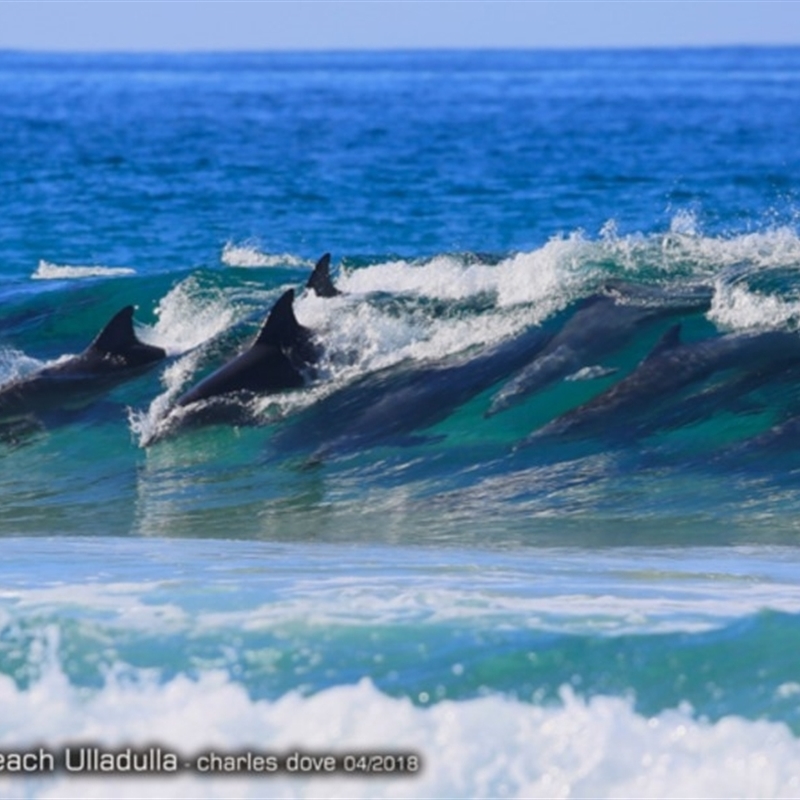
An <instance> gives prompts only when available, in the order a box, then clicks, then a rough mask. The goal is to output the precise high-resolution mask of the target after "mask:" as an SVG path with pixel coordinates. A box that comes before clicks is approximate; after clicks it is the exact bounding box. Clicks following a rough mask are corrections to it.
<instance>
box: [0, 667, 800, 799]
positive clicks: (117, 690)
mask: <svg viewBox="0 0 800 800" xmlns="http://www.w3.org/2000/svg"><path fill="white" fill-rule="evenodd" d="M453 668H454V671H458V670H459V669H460V670H462V671H463V670H466V669H468V667H467V666H465V665H460V664H454V665H453ZM418 700H419V702H420V703H421V705H413V704H412V703H411V702H410V700H409V699H406V698H393V697H389V696H387V695H385V694H383V693H382V692H380V691H379V690H378V689H377V688H376V687H375V686H374V685H373V684H372V683H371V682H370V681H369V680H367V679H364V680H361V681H360V682H359V683H358V684H356V685H350V686H338V687H334V688H330V689H327V690H324V691H322V692H319V693H318V694H315V695H313V696H310V697H304V696H303V695H301V694H300V693H298V692H290V693H288V694H286V695H284V696H283V697H280V698H278V699H276V700H253V699H251V698H250V697H248V695H247V693H246V692H245V691H244V689H243V688H242V687H241V686H239V685H238V684H236V683H235V682H233V681H231V680H230V679H229V678H228V677H227V676H225V675H223V674H221V673H218V672H211V673H205V674H203V675H202V676H201V677H200V678H198V679H196V680H193V679H190V678H188V677H186V676H184V675H179V676H177V677H175V678H173V679H171V680H169V681H167V682H166V683H161V682H159V681H158V680H157V678H156V676H155V675H152V674H144V673H142V674H138V675H131V674H112V675H109V676H108V679H107V681H106V683H105V685H104V686H103V687H102V688H101V689H99V690H94V691H92V690H81V689H77V688H76V687H74V686H72V685H71V684H70V683H69V681H68V680H67V678H66V677H65V675H64V674H63V673H62V672H61V671H60V670H59V669H58V668H57V667H51V668H49V669H48V670H46V671H45V673H44V674H43V675H42V677H41V678H40V679H39V680H37V681H36V682H34V683H33V684H32V685H31V686H30V687H28V688H25V689H20V688H18V687H17V686H16V685H15V684H14V682H13V681H12V680H11V679H10V678H8V677H6V676H0V706H2V708H3V712H4V713H3V715H2V717H1V718H0V748H2V749H3V750H4V751H6V752H8V751H12V750H13V751H19V750H23V749H33V748H37V749H38V748H39V747H44V748H45V749H46V750H50V751H56V752H58V751H59V750H60V749H61V748H63V747H65V746H73V747H75V746H78V745H80V744H94V745H97V746H101V747H104V748H109V749H110V748H121V747H127V746H130V747H136V748H144V747H145V746H151V745H152V744H153V743H157V744H158V745H159V746H160V747H162V749H164V750H165V751H172V752H177V753H178V754H179V755H180V756H181V757H182V761H181V763H183V757H186V758H192V757H194V756H197V755H198V754H200V753H204V752H208V751H209V750H214V751H216V752H218V753H220V752H222V753H232V752H235V751H239V750H246V749H249V750H251V751H253V752H256V753H262V754H263V753H267V754H274V755H276V756H277V757H278V758H281V759H285V757H286V756H287V755H289V754H291V753H293V752H298V751H299V752H301V753H314V754H322V753H332V754H335V755H340V756H341V755H344V754H347V753H360V752H364V751H368V752H386V753H397V752H413V753H416V754H418V755H419V756H420V758H421V759H422V769H421V770H420V771H419V772H417V773H414V774H411V775H406V776H393V777H385V776H383V777H381V776H370V777H359V776H357V777H353V776H352V775H346V774H342V775H315V776H311V777H300V776H297V775H287V774H285V773H284V774H278V775H263V774H257V775H253V776H247V775H242V776H237V777H230V776H224V777H216V776H207V775H199V774H196V773H193V772H188V771H187V772H184V773H183V774H181V775H179V776H176V777H171V776H154V777H147V778H136V777H125V776H100V775H94V776H88V777H84V776H81V775H74V774H69V773H56V774H54V775H52V776H49V775H48V776H36V777H32V778H27V779H26V778H10V777H0V791H1V792H2V794H3V796H4V797H8V798H22V797H36V798H56V797H58V798H68V797H81V798H83V797H109V796H113V797H141V796H142V795H143V793H146V794H147V795H148V796H158V797H165V798H166V797H200V796H202V797H225V798H231V797H254V798H255V797H348V798H356V797H419V798H430V797H464V798H473V797H474V798H482V797H512V798H514V797H517V798H531V797H547V798H551V797H564V798H569V797H587V796H591V797H598V798H599V797H631V798H642V797H713V798H717V797H720V798H721V797H725V798H736V797H796V796H797V794H798V792H800V741H798V739H797V738H796V737H794V736H793V735H792V734H791V732H790V731H789V730H788V728H787V727H786V726H785V725H783V724H779V723H769V722H760V721H759V722H752V721H748V720H745V719H743V718H740V717H736V716H728V717H724V718H722V719H720V720H719V721H717V722H713V723H712V722H708V721H702V720H697V719H695V717H694V716H693V714H692V711H691V708H690V707H688V706H682V707H680V708H677V709H670V710H666V711H663V712H661V713H659V714H657V715H655V716H652V717H647V716H644V715H642V714H639V713H637V712H636V710H635V709H634V707H633V703H632V701H631V700H630V699H620V698H615V697H607V696H599V697H594V698H592V699H589V700H586V699H583V698H581V697H578V696H576V695H575V694H574V692H573V691H572V690H570V689H569V688H564V689H562V690H561V693H560V702H559V703H557V704H553V705H547V706H542V705H536V704H534V703H531V702H523V701H520V700H515V699H510V698H505V697H502V696H498V695H492V696H487V697H482V698H478V699H472V700H465V701H449V700H444V701H441V702H431V701H433V700H434V698H432V697H430V696H429V695H426V694H425V693H423V694H421V696H420V697H419V698H418Z"/></svg>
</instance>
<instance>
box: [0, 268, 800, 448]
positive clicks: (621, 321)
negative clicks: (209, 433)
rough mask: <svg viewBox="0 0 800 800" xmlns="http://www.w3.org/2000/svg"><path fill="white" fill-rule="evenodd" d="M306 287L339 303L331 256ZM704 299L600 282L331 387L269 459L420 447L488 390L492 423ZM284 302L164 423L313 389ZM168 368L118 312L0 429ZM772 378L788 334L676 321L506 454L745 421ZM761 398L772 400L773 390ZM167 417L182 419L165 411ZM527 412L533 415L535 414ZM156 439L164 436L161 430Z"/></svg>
mask: <svg viewBox="0 0 800 800" xmlns="http://www.w3.org/2000/svg"><path fill="white" fill-rule="evenodd" d="M305 288H306V289H307V290H308V291H310V292H313V293H314V294H315V295H317V296H319V297H321V298H333V297H336V296H337V295H340V294H341V292H340V291H339V289H337V288H336V286H334V284H333V281H332V280H331V277H330V254H328V253H326V254H324V255H323V256H322V257H321V258H320V259H319V261H317V263H316V266H315V268H314V270H313V271H312V274H311V276H310V277H309V279H308V281H307V282H306V284H305ZM711 295H712V292H711V289H710V288H709V287H708V286H695V287H689V288H688V289H683V290H677V291H674V290H673V291H671V290H666V289H663V288H659V287H649V286H640V285H636V284H631V283H626V282H622V281H608V282H606V283H605V284H604V285H603V286H602V287H601V289H600V290H599V291H598V292H596V293H595V294H592V295H590V296H588V297H585V298H583V299H582V300H579V301H578V302H576V303H574V304H573V305H572V306H571V307H569V308H567V309H566V310H565V311H564V312H563V313H560V314H559V315H556V316H555V317H551V318H550V319H549V320H548V321H547V322H546V323H544V324H543V325H531V326H528V327H527V328H524V329H523V330H522V331H521V332H518V333H517V334H515V335H512V336H510V337H508V338H507V339H506V340H504V341H501V342H500V343H499V344H492V345H486V346H484V347H482V348H480V347H478V348H475V347H473V348H470V349H469V350H466V351H464V352H462V353H459V354H455V355H451V356H448V357H446V358H443V359H440V360H438V361H432V362H428V363H424V364H419V363H412V364H409V363H408V362H403V363H400V364H398V365H394V366H391V367H386V368H383V369H380V370H377V371H375V372H371V373H369V374H367V375H364V376H362V377H361V378H359V379H357V380H355V381H354V382H352V383H350V384H348V385H345V386H342V387H340V388H338V389H335V390H334V391H332V392H330V393H328V394H327V395H326V396H324V397H323V398H322V399H321V400H317V401H316V402H314V403H313V404H312V405H310V406H307V407H306V408H304V409H303V410H301V411H299V412H298V413H295V414H293V415H291V416H290V417H288V418H287V419H286V420H285V422H284V423H283V424H282V425H281V426H280V427H279V428H278V429H277V430H276V432H275V433H274V435H273V436H272V442H273V445H274V447H275V448H276V450H277V451H278V452H281V451H285V450H287V449H288V450H298V449H299V450H303V451H305V452H307V453H310V461H309V462H308V463H312V464H313V463H319V462H321V461H324V460H327V459H330V458H336V457H339V456H341V455H346V454H348V453H351V452H353V451H356V450H362V449H369V448H371V447H374V446H377V445H382V444H402V443H408V442H418V441H420V438H421V437H420V436H419V435H418V432H422V433H423V434H424V433H425V431H426V429H427V428H430V427H431V426H432V425H434V424H436V423H438V422H441V421H442V420H444V419H446V418H447V417H449V416H450V415H451V414H452V413H453V412H454V411H455V410H456V409H458V408H460V407H461V406H463V405H465V404H466V403H468V402H469V401H470V400H472V399H473V398H476V397H478V396H479V395H481V394H482V393H484V392H488V391H490V390H494V391H495V393H494V395H492V396H490V398H489V400H488V401H487V403H488V404H487V407H486V410H485V413H484V416H485V417H487V418H489V417H493V416H495V415H496V414H498V413H499V412H502V411H504V410H506V409H509V408H511V407H512V406H515V405H520V404H522V403H523V402H525V403H526V404H530V403H531V400H530V399H529V398H531V396H532V395H534V394H536V393H537V392H540V391H542V390H543V389H545V388H547V387H549V386H551V385H553V384H554V383H556V382H557V381H560V380H563V379H566V378H569V377H571V376H573V375H574V374H576V373H577V374H579V375H581V374H582V373H588V374H591V375H594V374H596V373H598V372H599V373H601V374H603V375H608V374H609V373H610V372H611V371H609V370H608V369H605V368H604V367H602V366H598V363H599V362H602V360H603V359H604V358H605V357H607V356H609V355H613V354H615V353H616V352H618V351H623V352H624V348H626V347H627V346H628V344H629V343H630V342H631V341H632V340H633V339H634V338H635V337H636V336H637V334H638V333H639V332H641V331H643V330H645V329H649V328H651V327H653V326H654V325H656V324H658V323H659V322H662V321H663V320H665V319H667V318H669V317H675V316H680V315H683V314H687V313H688V314H692V313H698V312H704V311H707V310H708V308H709V306H710V301H711ZM294 299H295V290H294V289H288V290H287V291H285V292H284V293H283V294H282V295H281V296H280V297H279V299H278V300H277V301H276V302H275V304H274V305H273V307H272V308H271V309H270V310H269V312H268V314H267V316H266V318H265V319H264V321H263V323H262V325H261V327H260V329H259V331H258V333H257V334H256V336H255V337H254V338H253V340H252V341H251V342H250V343H249V344H248V345H247V346H246V347H245V348H244V349H243V350H242V351H241V352H239V353H237V354H236V355H234V356H233V357H231V358H229V359H228V360H227V361H226V362H224V363H222V364H221V365H220V366H218V367H217V368H216V369H213V371H211V372H210V373H209V374H207V375H206V376H205V377H202V379H201V380H199V381H198V382H197V383H195V384H194V385H192V386H190V387H189V388H188V389H186V390H185V391H184V392H183V394H181V395H180V396H179V397H178V398H177V400H176V401H174V402H173V404H172V406H171V407H169V408H168V409H167V411H166V414H167V417H169V421H170V422H171V421H172V420H173V416H174V417H175V418H176V420H177V421H178V422H180V420H183V419H187V420H189V421H190V422H189V424H191V419H192V418H194V419H195V421H197V422H198V423H200V424H204V423H205V422H208V421H210V422H216V423H219V422H230V423H233V424H263V422H264V420H261V419H258V418H257V416H256V412H254V411H253V412H252V413H251V412H250V411H248V409H249V408H250V405H249V398H250V397H251V396H253V395H265V394H273V393H278V392H283V391H287V390H293V389H300V388H303V387H305V386H306V385H308V384H309V382H314V381H315V380H316V375H315V367H316V365H317V364H318V362H319V360H320V358H321V355H322V353H323V352H324V351H323V348H324V344H325V343H324V342H323V341H320V337H319V336H318V335H317V334H316V333H315V332H314V331H312V330H310V329H309V328H307V327H305V326H303V325H301V324H300V323H299V322H298V320H297V318H296V317H295V314H294ZM231 330H232V329H231ZM238 335H239V334H238V333H237V336H238ZM216 349H217V350H219V349H220V348H219V347H217V348H216ZM210 352H213V350H212V351H210ZM165 358H166V353H165V351H164V350H163V349H162V348H159V347H155V346H152V345H147V344H145V343H143V342H141V341H139V339H138V338H137V337H136V334H135V332H134V329H133V306H126V307H125V308H123V309H122V310H121V311H119V312H118V313H117V314H116V315H115V316H114V317H113V318H112V319H111V320H110V321H109V322H108V323H107V324H106V326H105V327H104V328H103V329H102V330H101V331H100V333H99V334H98V335H97V336H96V337H95V339H94V340H93V341H92V342H91V344H90V345H89V346H88V347H87V348H86V349H85V350H84V351H83V352H82V353H80V354H78V355H76V356H73V357H70V358H63V359H61V360H59V361H56V362H54V363H52V364H50V365H48V366H45V367H43V368H42V369H39V370H37V371H36V372H34V373H32V374H30V375H26V376H24V377H21V378H17V379H14V380H12V381H10V382H8V383H7V384H6V385H4V386H0V423H3V424H5V423H6V422H9V421H11V422H13V421H14V420H20V419H25V418H26V417H28V416H29V415H31V414H37V413H41V412H46V411H49V410H52V409H59V408H69V407H71V406H76V405H77V406H80V405H81V404H86V403H91V402H92V400H93V399H95V398H96V397H97V396H99V395H101V394H102V393H103V392H105V391H107V390H108V389H109V388H111V387H113V386H115V385H117V384H119V383H121V382H123V381H125V380H128V379H129V378H132V377H134V376H136V375H138V374H139V373H141V372H143V371H145V370H146V369H148V368H150V367H152V366H154V365H155V364H157V363H158V362H160V361H162V360H163V359H165ZM216 358H217V359H218V358H219V356H218V355H216ZM717 373H723V374H725V375H728V376H729V375H730V373H735V377H734V379H732V380H728V381H727V382H722V383H719V382H718V383H716V384H714V385H712V386H711V387H710V388H708V386H707V385H706V386H704V387H703V388H702V390H701V391H699V392H697V393H695V394H689V395H688V396H687V393H686V391H687V389H688V390H691V389H693V388H694V387H695V386H696V385H701V386H703V384H704V382H706V383H707V382H708V379H709V378H710V376H716V375H717ZM775 376H782V377H780V379H779V381H778V384H779V387H780V385H784V384H781V381H786V380H789V381H791V382H793V383H792V385H794V384H795V383H797V382H798V380H800V378H799V377H798V376H800V335H798V334H797V333H794V332H789V331H784V330H766V331H758V332H749V333H732V334H726V335H717V336H712V337H709V338H706V339H702V340H699V341H690V342H683V341H681V326H680V324H678V325H672V326H671V327H669V328H668V329H667V331H666V332H665V333H664V334H663V336H662V337H661V339H660V340H659V341H658V343H657V344H656V346H655V347H654V348H653V349H652V351H651V352H650V353H649V354H648V355H647V356H646V357H645V358H644V359H643V360H642V361H641V362H640V363H639V364H638V365H637V366H636V367H635V368H634V369H633V370H631V371H630V372H629V374H627V375H626V376H625V377H623V378H622V379H620V380H618V381H617V382H616V383H614V384H613V385H611V386H610V387H609V388H607V389H605V390H604V391H601V392H599V393H598V394H596V395H595V396H594V397H592V398H591V399H589V400H588V401H586V402H583V403H581V404H580V405H577V406H575V407H573V408H571V409H569V410H567V411H565V412H564V413H561V414H559V415H558V416H555V417H554V418H552V419H550V420H549V421H545V423H544V424H540V426H539V427H538V428H537V429H535V430H533V431H532V432H531V433H529V434H528V435H527V436H526V437H525V438H523V439H522V440H521V442H519V443H518V444H517V446H516V448H515V449H518V448H520V447H530V446H532V445H535V444H536V443H538V442H543V441H546V440H565V439H573V438H591V437H599V438H605V437H608V436H623V437H627V438H629V439H632V438H636V437H639V436H644V435H648V434H649V433H652V432H654V431H658V430H665V429H670V428H673V427H682V426H684V425H687V424H692V423H693V422H695V421H697V420H699V419H703V418H706V417H709V416H711V415H713V414H715V413H717V411H718V410H720V409H723V410H726V411H730V410H733V411H734V412H735V413H742V408H743V407H744V404H746V403H752V404H754V405H757V404H758V403H759V402H760V399H759V394H758V393H759V391H760V387H762V386H763V385H764V384H769V385H770V386H772V385H773V384H774V383H775V381H774V380H773V379H774V377H775ZM498 387H499V388H498ZM570 391H572V390H570ZM771 391H773V396H777V394H776V390H775V389H774V386H773V388H772V389H771ZM566 395H569V392H568V391H567V390H566V388H565V396H566ZM208 401H213V402H208ZM481 402H483V401H481ZM531 408H533V406H531ZM173 411H176V412H177V411H180V414H175V415H172V412H173ZM544 411H545V413H546V409H545V410H544ZM654 411H655V412H657V414H655V413H653V412H654ZM245 412H247V413H245ZM521 413H522V412H521ZM536 413H537V414H538V415H539V416H540V417H541V415H542V413H543V412H542V409H538V410H537V411H536ZM745 413H748V412H747V411H746V410H745ZM787 413H788V414H789V420H788V421H787V422H785V423H783V424H782V425H781V424H778V425H775V426H774V431H773V432H771V433H769V434H765V435H764V436H762V437H761V438H759V437H754V438H753V439H752V442H753V444H754V445H757V444H759V443H760V442H771V441H773V440H776V439H777V438H778V437H779V436H780V435H781V434H786V433H792V432H794V431H795V430H800V423H798V422H797V421H796V420H797V419H800V416H797V408H796V406H789V408H788V412H787ZM792 415H794V416H792ZM546 419H547V418H546V417H545V420H546ZM517 424H518V423H517ZM164 430H165V431H168V432H174V430H175V429H174V428H173V427H170V425H167V426H165V428H164ZM529 430H530V429H529ZM151 441H156V439H155V438H154V439H152V440H151ZM151 441H148V442H146V444H149V443H151Z"/></svg>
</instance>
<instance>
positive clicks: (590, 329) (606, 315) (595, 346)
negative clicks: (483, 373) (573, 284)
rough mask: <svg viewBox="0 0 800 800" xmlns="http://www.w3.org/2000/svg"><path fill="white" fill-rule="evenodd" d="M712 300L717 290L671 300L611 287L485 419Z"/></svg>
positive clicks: (579, 313)
mask: <svg viewBox="0 0 800 800" xmlns="http://www.w3.org/2000/svg"><path fill="white" fill-rule="evenodd" d="M710 302H711V290H710V289H708V288H706V287H697V289H696V290H695V291H694V292H692V293H690V294H681V295H674V296H670V295H669V294H668V293H667V292H666V291H664V290H663V289H658V288H655V287H644V286H634V285H633V284H623V283H613V284H612V283H608V284H606V287H605V291H604V292H603V293H600V294H594V295H591V296H590V297H587V298H586V299H585V300H583V301H581V302H580V303H579V305H578V308H577V310H576V311H575V313H574V314H573V315H572V317H570V319H568V320H567V322H566V323H565V324H564V327H563V328H562V329H561V331H559V333H557V334H556V335H555V336H554V337H553V339H552V340H551V341H550V343H549V344H548V345H547V347H546V348H545V349H544V350H543V351H542V352H541V353H540V354H539V356H538V357H537V358H536V359H535V360H534V361H532V362H531V363H530V364H528V365H527V366H526V367H524V368H523V369H522V370H521V371H520V372H519V373H518V374H517V375H515V376H514V377H513V378H512V379H511V380H510V381H509V382H508V383H506V384H505V385H504V386H503V387H502V388H501V389H500V391H499V392H497V394H495V395H494V397H493V398H492V401H491V404H490V406H489V409H488V410H487V411H486V413H485V416H486V417H491V416H493V415H494V414H497V413H499V412H500V411H504V410H506V409H508V408H511V407H512V406H514V405H517V404H518V403H521V402H522V401H523V400H524V399H525V397H527V396H528V395H531V394H533V393H534V392H538V391H540V390H542V389H544V388H546V387H547V386H549V385H550V384H552V383H554V382H555V381H557V380H559V379H560V378H565V377H567V376H568V375H571V374H573V373H575V372H577V371H578V370H580V369H581V368H583V367H586V366H587V365H591V364H596V363H597V361H598V360H599V359H601V358H603V357H605V356H607V355H608V354H610V353H613V352H614V351H615V350H617V349H618V348H620V347H622V346H623V345H625V344H626V343H627V342H628V341H630V340H631V339H632V338H633V337H634V336H635V335H636V333H637V332H638V331H639V330H640V329H642V328H643V327H645V326H646V325H649V324H650V323H653V322H655V321H656V320H658V319H661V318H663V317H665V316H672V315H675V314H679V313H684V312H686V311H703V310H707V309H708V307H709V304H710ZM605 374H607V373H605Z"/></svg>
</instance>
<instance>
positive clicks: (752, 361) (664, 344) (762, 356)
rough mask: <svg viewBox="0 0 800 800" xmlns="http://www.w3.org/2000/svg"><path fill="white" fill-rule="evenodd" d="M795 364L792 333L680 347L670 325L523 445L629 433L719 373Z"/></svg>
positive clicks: (799, 342)
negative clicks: (642, 417) (637, 418)
mask: <svg viewBox="0 0 800 800" xmlns="http://www.w3.org/2000/svg"><path fill="white" fill-rule="evenodd" d="M798 361H800V335H798V334H796V333H789V332H786V331H764V332H759V333H738V334H737V333H732V334H728V335H724V336H718V337H714V338H710V339H703V340H701V341H697V342H690V343H686V344H683V343H681V341H680V325H674V326H673V327H671V328H670V329H669V330H668V331H667V332H666V333H665V334H664V336H663V337H662V338H661V340H660V341H659V342H658V344H657V345H656V346H655V347H654V348H653V350H652V351H651V352H650V354H649V355H648V356H647V357H646V358H645V359H644V360H643V361H642V362H641V363H640V364H639V365H638V366H637V367H636V369H634V370H633V372H631V373H630V374H629V375H628V376H627V377H626V378H624V379H623V380H621V381H619V382H618V383H616V384H614V385H613V386H612V387H610V388H609V389H608V390H606V391H605V392H602V393H601V394H599V395H597V396H596V397H594V398H592V399H591V400H589V401H588V402H587V403H584V404H583V405H581V406H579V407H578V408H575V409H572V410H571V411H568V412H566V413H565V414H562V415H561V416H559V417H557V418H556V419H554V420H553V421H552V422H549V423H548V424H547V425H544V426H543V427H542V428H540V429H539V430H537V431H535V432H534V433H533V434H531V436H529V437H528V438H527V439H526V440H524V441H523V443H522V444H523V445H525V444H531V443H533V442H534V441H536V440H538V439H541V438H543V437H551V436H556V437H564V436H582V435H598V434H600V435H601V434H604V433H606V434H620V433H623V434H624V433H631V431H632V428H631V419H632V417H633V416H634V415H636V414H638V413H641V412H642V411H643V410H649V409H651V408H653V407H654V406H655V405H657V404H658V403H659V402H660V401H661V400H662V399H663V398H665V397H669V396H670V395H672V394H673V393H674V392H676V391H678V390H680V389H683V388H684V387H686V386H688V385H690V384H691V383H693V382H695V381H700V380H704V379H706V378H707V377H708V376H710V375H712V374H713V373H715V372H717V371H719V370H726V369H735V368H739V369H745V370H748V371H755V370H758V369H760V370H768V369H777V368H779V367H781V366H785V365H788V364H791V363H793V362H798Z"/></svg>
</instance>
